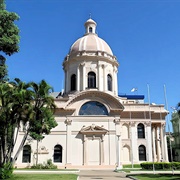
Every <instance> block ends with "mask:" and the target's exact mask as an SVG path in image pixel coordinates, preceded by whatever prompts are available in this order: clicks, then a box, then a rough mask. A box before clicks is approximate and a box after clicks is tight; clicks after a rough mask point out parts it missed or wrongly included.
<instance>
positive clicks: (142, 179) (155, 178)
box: [127, 174, 180, 180]
mask: <svg viewBox="0 0 180 180" xmlns="http://www.w3.org/2000/svg"><path fill="white" fill-rule="evenodd" d="M129 176H131V177H134V178H136V179H138V180H179V179H180V176H179V175H172V174H139V175H129ZM127 177H128V176H127Z"/></svg>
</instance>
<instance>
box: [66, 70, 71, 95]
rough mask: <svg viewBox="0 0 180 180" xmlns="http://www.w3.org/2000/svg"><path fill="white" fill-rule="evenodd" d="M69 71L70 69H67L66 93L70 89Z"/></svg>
mask: <svg viewBox="0 0 180 180" xmlns="http://www.w3.org/2000/svg"><path fill="white" fill-rule="evenodd" d="M69 82H70V80H69V73H68V71H66V81H65V85H66V93H67V92H68V91H69Z"/></svg>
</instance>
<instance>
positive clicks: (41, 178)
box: [8, 174, 77, 180]
mask: <svg viewBox="0 0 180 180" xmlns="http://www.w3.org/2000/svg"><path fill="white" fill-rule="evenodd" d="M49 179H50V180H76V179H77V175H75V174H14V175H13V177H12V178H10V179H8V180H49Z"/></svg>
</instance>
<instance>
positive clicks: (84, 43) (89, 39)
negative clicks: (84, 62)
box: [69, 19, 113, 56]
mask: <svg viewBox="0 0 180 180" xmlns="http://www.w3.org/2000/svg"><path fill="white" fill-rule="evenodd" d="M84 26H85V28H86V33H85V35H84V36H83V37H81V38H79V39H78V40H77V41H76V42H75V43H74V44H73V45H72V46H71V48H70V52H69V54H76V53H79V52H81V51H86V52H88V51H89V52H97V51H100V52H106V53H107V54H109V55H111V56H113V53H112V50H111V48H110V47H109V45H108V44H107V43H106V42H105V41H104V40H103V39H101V38H99V37H98V35H97V34H96V22H95V21H94V20H92V19H88V20H87V21H86V22H85V24H84Z"/></svg>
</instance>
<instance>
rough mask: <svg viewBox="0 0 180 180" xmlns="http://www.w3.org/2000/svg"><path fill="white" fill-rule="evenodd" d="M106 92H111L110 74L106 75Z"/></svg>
mask: <svg viewBox="0 0 180 180" xmlns="http://www.w3.org/2000/svg"><path fill="white" fill-rule="evenodd" d="M107 85H108V91H112V77H111V75H110V74H108V75H107Z"/></svg>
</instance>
